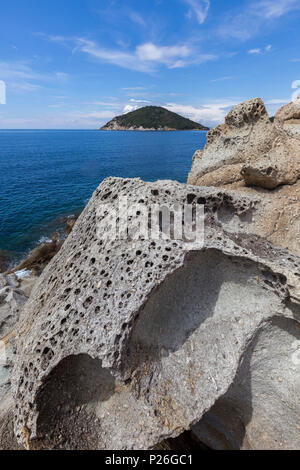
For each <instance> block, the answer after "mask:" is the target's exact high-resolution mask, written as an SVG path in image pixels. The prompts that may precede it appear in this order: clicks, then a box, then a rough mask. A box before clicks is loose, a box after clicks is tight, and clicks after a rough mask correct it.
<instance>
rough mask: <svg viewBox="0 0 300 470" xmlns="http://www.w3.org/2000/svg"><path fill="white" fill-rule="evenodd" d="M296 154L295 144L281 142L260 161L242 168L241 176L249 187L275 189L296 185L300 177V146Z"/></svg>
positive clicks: (249, 163)
mask: <svg viewBox="0 0 300 470" xmlns="http://www.w3.org/2000/svg"><path fill="white" fill-rule="evenodd" d="M298 147H299V153H298V154H295V150H296V149H295V145H294V142H285V143H284V144H283V142H282V141H279V142H278V144H277V145H276V146H274V147H273V149H272V150H271V151H270V152H269V153H268V154H267V155H264V156H262V157H261V158H260V159H259V160H256V161H253V159H251V158H250V159H249V162H248V163H246V164H245V165H244V166H243V167H242V171H241V175H242V176H243V178H244V181H245V183H246V185H247V186H259V187H261V188H266V189H275V188H277V186H282V185H284V184H294V183H296V181H297V180H298V178H299V176H300V145H298Z"/></svg>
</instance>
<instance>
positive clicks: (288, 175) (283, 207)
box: [188, 99, 300, 255]
mask: <svg viewBox="0 0 300 470" xmlns="http://www.w3.org/2000/svg"><path fill="white" fill-rule="evenodd" d="M256 106H257V109H258V111H255V109H256ZM243 111H245V113H243ZM244 114H245V116H244ZM298 115H299V111H298V105H297V104H295V103H290V104H289V105H286V106H284V107H283V108H281V109H280V110H279V111H278V112H277V114H276V117H275V122H274V124H273V123H271V122H269V119H268V116H267V113H266V111H265V108H264V106H263V103H262V101H261V100H259V99H255V100H251V101H250V102H246V103H242V104H240V105H238V106H237V107H236V108H234V109H233V110H232V111H231V112H230V113H229V114H228V116H227V117H226V120H225V124H223V125H221V126H218V127H217V128H216V129H213V130H211V131H210V132H209V133H208V138H207V145H206V147H205V148H204V150H202V151H197V152H196V153H195V155H194V159H193V166H192V170H191V172H190V175H189V179H188V182H189V183H192V184H197V185H203V184H206V185H208V186H216V187H218V188H220V189H221V188H223V189H224V188H226V189H228V190H234V191H237V192H238V193H239V194H243V195H246V194H247V195H248V196H250V197H251V196H252V197H255V198H256V199H259V200H260V203H258V204H257V206H256V212H255V214H254V216H253V217H252V219H251V221H249V222H250V224H251V228H250V227H249V231H250V232H252V233H255V234H257V235H260V236H262V237H265V238H266V239H268V240H269V241H270V242H272V243H274V244H275V245H278V246H280V247H283V248H288V249H289V250H291V251H292V252H294V253H296V254H297V255H300V244H299V241H298V238H299V237H298V234H299V231H300V180H299V176H300V140H299V137H297V135H296V133H290V132H289V131H288V129H290V128H289V127H288V128H287V127H286V126H285V123H286V122H289V121H290V119H291V118H293V122H294V121H295V120H296V118H297V116H298ZM243 116H244V117H243ZM245 135H246V137H245Z"/></svg>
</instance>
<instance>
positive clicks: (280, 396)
mask: <svg viewBox="0 0 300 470" xmlns="http://www.w3.org/2000/svg"><path fill="white" fill-rule="evenodd" d="M122 197H126V198H127V201H128V204H129V205H130V206H131V207H132V206H133V205H134V204H141V205H143V206H144V207H146V208H148V209H151V208H152V210H154V211H156V212H157V211H158V212H159V209H158V208H161V209H162V208H166V207H173V208H174V205H175V206H176V205H177V207H182V205H183V204H187V205H188V206H190V207H192V208H193V210H194V211H196V210H197V207H198V206H202V205H204V206H205V211H204V238H202V237H201V233H199V234H198V235H199V237H198V238H197V237H196V242H191V240H190V239H186V238H184V237H183V238H182V239H180V238H179V239H178V238H176V239H175V238H174V237H173V238H172V236H170V237H169V236H166V234H168V230H167V226H166V224H164V223H163V222H160V223H159V225H158V227H159V228H158V234H159V237H156V238H155V239H153V238H151V237H150V238H147V237H144V238H142V239H141V238H137V237H135V236H134V235H135V234H136V233H137V231H138V229H139V227H140V222H141V217H142V211H141V209H140V208H139V209H138V210H135V211H133V212H132V213H131V216H130V217H129V218H128V219H129V220H128V233H127V235H128V236H127V237H123V238H118V237H112V236H110V235H111V234H112V227H113V224H114V220H115V214H117V219H122V218H123V217H124V213H123V212H122V211H121V212H120V209H119V207H120V206H119V201H120V198H122ZM257 204H258V201H257V198H255V197H253V196H248V195H239V194H238V193H236V192H234V191H225V190H220V189H216V188H202V187H196V186H191V185H184V184H179V183H176V182H170V181H160V182H156V183H144V182H143V181H141V180H139V179H134V180H124V179H118V178H109V179H107V180H105V181H104V182H103V183H102V184H101V185H100V186H99V188H98V189H97V190H96V191H95V193H94V195H93V197H92V199H91V201H90V202H89V204H88V206H87V207H86V209H85V210H84V212H83V213H82V214H81V216H80V217H79V219H78V221H77V222H76V224H75V226H74V228H73V231H72V232H71V234H70V236H69V237H68V239H67V240H66V242H65V243H64V245H63V246H62V248H61V250H60V251H59V253H58V254H57V255H56V257H55V258H54V259H53V260H52V261H51V262H50V264H49V265H48V266H47V268H46V269H45V270H44V272H43V274H42V275H41V277H40V279H39V281H38V283H37V284H36V285H35V287H34V289H33V292H32V294H31V297H30V299H29V301H28V302H27V303H26V305H25V307H24V309H23V311H22V314H21V319H20V324H19V330H18V340H17V345H18V350H17V360H16V365H15V368H14V372H13V397H14V401H15V405H16V410H15V418H14V419H15V433H16V436H17V439H18V442H19V444H22V445H23V446H25V447H27V448H31V449H40V448H47V449H56V448H58V449H60V448H61V449H149V448H152V447H153V446H155V445H157V444H158V443H160V442H161V441H163V440H165V439H167V438H172V437H176V436H178V435H180V434H181V433H182V432H183V431H185V430H188V429H191V428H193V427H194V425H196V424H197V423H198V422H199V421H200V419H201V418H202V416H203V415H205V414H206V413H207V412H209V411H210V410H213V409H214V406H217V404H218V403H219V400H221V399H225V398H226V399H227V396H229V397H233V398H232V400H235V402H236V403H238V404H239V407H240V408H239V409H240V410H241V412H240V413H241V420H242V423H244V426H246V425H248V426H249V423H251V418H252V417H253V419H254V421H253V422H254V424H255V425H257V426H258V425H259V423H260V421H259V419H258V418H257V416H258V415H257V413H253V414H252V415H251V404H252V405H253V404H255V407H256V404H258V403H260V397H261V395H262V394H263V393H268V394H270V396H271V397H272V400H270V405H269V407H268V408H266V409H265V408H263V406H262V405H260V406H261V408H257V409H258V410H259V409H263V411H264V415H263V418H261V419H265V416H267V415H268V416H269V417H270V418H271V417H272V416H274V413H275V412H277V413H278V414H280V416H281V420H280V423H279V419H278V420H277V421H272V425H273V427H274V429H275V431H276V432H275V433H274V436H276V439H277V438H278V439H279V438H280V436H281V434H280V433H281V430H282V429H285V430H286V432H288V428H289V427H290V426H296V419H297V413H296V411H298V415H299V403H297V402H296V403H295V396H294V395H293V394H292V393H290V391H291V390H294V389H296V387H299V382H298V381H299V375H297V374H295V373H292V367H295V365H293V364H292V363H290V362H289V361H290V355H289V354H288V347H289V337H290V336H289V335H291V331H292V332H293V342H294V341H295V340H296V339H295V338H296V337H297V335H299V330H298V329H297V328H296V327H297V326H298V322H299V301H300V292H299V278H298V272H299V266H300V260H299V258H297V257H296V256H294V255H292V254H290V253H289V252H288V251H286V250H281V249H276V248H274V247H273V246H272V245H271V244H269V243H268V242H266V241H265V240H263V239H261V238H260V237H257V236H255V235H251V233H249V232H250V228H251V221H252V218H253V217H254V216H255V213H256V211H257ZM153 208H154V209H153ZM162 210H163V209H162ZM160 220H161V219H160ZM170 220H172V219H170ZM184 220H185V230H187V231H188V233H191V232H194V233H197V231H199V232H201V231H202V230H203V225H202V224H200V225H199V226H198V225H197V224H196V226H195V223H194V222H195V221H194V220H192V219H191V220H189V219H184ZM150 225H151V224H150ZM171 233H172V230H171ZM281 331H282V332H283V333H282V335H281V334H280V332H281ZM278 341H280V345H278ZM293 342H292V344H293ZM260 344H262V345H264V348H265V350H263V352H260V354H261V356H258V357H262V358H265V357H266V358H267V360H268V361H269V364H270V366H272V367H273V369H274V371H273V372H272V374H273V375H274V376H275V374H278V375H279V374H281V375H280V377H279V378H281V379H282V382H278V384H279V383H280V387H281V388H279V386H278V387H277V386H275V387H272V386H271V385H272V382H271V379H270V380H269V379H267V378H266V381H265V383H264V385H263V387H266V388H263V387H261V386H260V381H262V380H263V375H265V367H266V365H265V364H262V362H264V361H260V360H255V359H253V357H254V351H256V348H259V347H260V346H259V345H260ZM272 348H273V349H272ZM276 348H278V349H277V350H278V351H281V352H283V353H284V354H283V356H282V360H281V361H277V360H276V356H275V357H274V360H273V361H272V358H271V356H272V354H273V353H271V351H274V350H275V349H276ZM291 352H292V351H291ZM282 367H285V369H286V370H287V371H289V372H286V373H284V375H283V374H282V373H281V372H279V370H278V369H280V370H281V369H282ZM244 376H245V377H246V378H247V381H246V383H244V381H243V379H240V377H244ZM250 377H251V378H252V377H253V382H252V381H251V379H250ZM276 378H277V376H276ZM239 380H242V382H243V386H244V387H245V393H244V394H242V393H237V392H236V391H235V384H236V383H238V382H237V381H239ZM252 383H253V386H252ZM250 385H251V386H250ZM276 385H277V383H276ZM262 391H263V393H262ZM243 396H244V399H243ZM230 399H231V398H230ZM273 404H275V405H274V406H276V409H275V411H274V409H273V408H272V406H273ZM257 406H258V405H257ZM286 406H291V407H293V411H295V413H290V414H289V415H288V416H287V415H285V414H284V407H286ZM205 416H206V415H205ZM279 424H280V427H279ZM270 429H271V428H270ZM270 429H269V428H268V430H267V432H268V438H269V432H270ZM201 432H202V431H201ZM247 432H248V428H247ZM199 433H200V431H199ZM245 436H246V434H245V435H244V438H243V439H242V438H240V439H238V438H237V437H236V436H234V442H235V443H236V442H238V446H240V447H243V445H244V439H245V438H246V437H245ZM291 436H292V437H291V439H290V441H289V445H291V444H293V445H296V444H297V443H296V442H295V440H296V439H297V437H296V436H294V435H293V434H291ZM251 439H252V441H251V443H252V444H251V445H255V441H253V438H251ZM270 439H271V438H270ZM273 444H274V443H269V446H270V447H272V445H273ZM281 444H282V448H285V447H288V445H287V443H286V442H285V441H284V440H282V441H281ZM298 444H299V443H298Z"/></svg>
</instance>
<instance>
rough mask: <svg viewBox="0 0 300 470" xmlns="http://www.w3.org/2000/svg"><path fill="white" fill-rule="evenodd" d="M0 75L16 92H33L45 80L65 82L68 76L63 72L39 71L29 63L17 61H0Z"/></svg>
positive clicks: (40, 86)
mask: <svg viewBox="0 0 300 470" xmlns="http://www.w3.org/2000/svg"><path fill="white" fill-rule="evenodd" d="M0 77H1V79H2V80H4V81H5V82H6V83H7V85H8V86H9V87H10V88H11V89H13V90H14V91H16V92H33V91H36V90H38V89H40V88H42V86H43V84H44V83H45V82H49V81H50V82H51V81H57V82H65V81H66V80H67V79H68V77H69V76H68V74H66V73H64V72H49V73H40V72H37V71H35V70H33V68H32V67H31V65H29V63H27V62H24V61H19V62H0Z"/></svg>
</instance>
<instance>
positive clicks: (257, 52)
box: [248, 44, 272, 54]
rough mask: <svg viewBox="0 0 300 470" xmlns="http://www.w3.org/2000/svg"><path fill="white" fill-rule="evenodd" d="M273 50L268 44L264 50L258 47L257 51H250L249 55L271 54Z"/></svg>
mask: <svg viewBox="0 0 300 470" xmlns="http://www.w3.org/2000/svg"><path fill="white" fill-rule="evenodd" d="M271 49H272V45H271V44H268V45H267V46H265V47H264V48H263V49H262V48H260V47H257V48H256V49H250V51H248V54H262V53H263V52H270V51H271Z"/></svg>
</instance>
